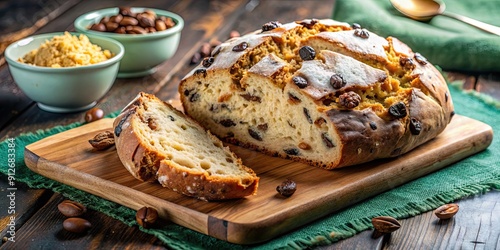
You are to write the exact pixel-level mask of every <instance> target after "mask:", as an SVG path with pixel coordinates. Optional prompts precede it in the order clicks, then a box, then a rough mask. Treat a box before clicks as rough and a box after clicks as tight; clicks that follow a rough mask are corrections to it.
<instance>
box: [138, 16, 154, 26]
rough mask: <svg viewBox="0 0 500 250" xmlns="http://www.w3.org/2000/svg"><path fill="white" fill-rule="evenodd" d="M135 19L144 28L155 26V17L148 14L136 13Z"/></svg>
mask: <svg viewBox="0 0 500 250" xmlns="http://www.w3.org/2000/svg"><path fill="white" fill-rule="evenodd" d="M137 20H138V21H139V25H141V26H142V27H144V28H146V27H153V26H155V17H154V16H151V15H149V14H137Z"/></svg>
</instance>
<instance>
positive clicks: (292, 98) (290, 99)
mask: <svg viewBox="0 0 500 250" xmlns="http://www.w3.org/2000/svg"><path fill="white" fill-rule="evenodd" d="M301 101H302V100H300V99H299V98H298V97H296V96H294V95H293V94H292V93H290V92H288V102H290V103H291V104H297V103H300V102H301Z"/></svg>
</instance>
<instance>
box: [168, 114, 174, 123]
mask: <svg viewBox="0 0 500 250" xmlns="http://www.w3.org/2000/svg"><path fill="white" fill-rule="evenodd" d="M167 117H168V119H170V120H171V121H173V122H175V118H174V117H173V116H171V115H167Z"/></svg>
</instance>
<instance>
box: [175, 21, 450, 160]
mask: <svg viewBox="0 0 500 250" xmlns="http://www.w3.org/2000/svg"><path fill="white" fill-rule="evenodd" d="M179 92H180V96H181V101H182V103H183V107H184V112H185V113H186V114H187V115H189V116H191V117H192V118H193V119H195V120H197V121H198V122H199V123H200V124H201V125H202V126H204V127H205V128H206V129H208V130H210V131H211V132H212V133H213V134H215V135H216V136H218V137H219V138H222V139H223V140H225V141H227V142H231V143H235V144H239V145H241V146H244V147H248V148H252V149H256V150H259V151H262V152H265V153H268V154H270V155H274V156H280V157H284V158H289V159H292V160H297V161H300V162H304V163H308V164H311V165H314V166H319V167H322V168H326V169H332V168H337V167H344V166H350V165H355V164H359V163H364V162H368V161H371V160H374V159H378V158H388V157H395V156H399V155H402V154H404V153H406V152H408V151H410V150H412V149H414V148H415V147H417V146H419V145H421V144H423V143H425V142H427V141H429V140H431V139H432V138H435V137H436V136H437V135H438V134H439V133H441V132H442V131H443V130H444V129H445V127H446V125H447V124H448V123H449V122H450V120H451V118H452V116H453V114H454V111H453V104H452V100H451V97H450V94H449V91H448V86H447V84H446V82H445V80H444V79H443V77H442V75H441V74H440V72H439V71H438V70H437V69H436V68H435V67H434V66H433V65H432V64H431V63H430V62H428V61H427V60H426V59H425V57H424V56H422V55H420V54H419V53H416V52H413V51H412V50H411V49H410V48H409V47H408V46H407V45H405V44H404V43H403V42H401V41H400V40H398V39H396V38H394V37H388V38H383V37H380V36H378V35H377V34H375V33H373V32H370V31H368V30H366V29H364V28H362V27H361V26H360V25H359V24H352V25H349V24H347V23H342V22H337V21H334V20H329V19H328V20H316V19H308V20H303V21H297V22H292V23H287V24H280V23H279V22H269V23H266V24H264V25H263V26H262V29H260V30H257V31H255V32H252V33H249V34H247V35H244V36H241V37H237V38H232V39H230V40H228V41H226V42H224V43H222V44H220V45H219V46H218V47H216V48H215V49H214V50H213V52H212V55H211V57H208V58H205V59H204V60H203V61H202V62H201V63H200V65H198V66H197V67H196V68H194V69H193V70H192V71H191V72H190V73H189V74H188V75H186V76H185V77H184V78H183V79H182V81H181V83H180V86H179Z"/></svg>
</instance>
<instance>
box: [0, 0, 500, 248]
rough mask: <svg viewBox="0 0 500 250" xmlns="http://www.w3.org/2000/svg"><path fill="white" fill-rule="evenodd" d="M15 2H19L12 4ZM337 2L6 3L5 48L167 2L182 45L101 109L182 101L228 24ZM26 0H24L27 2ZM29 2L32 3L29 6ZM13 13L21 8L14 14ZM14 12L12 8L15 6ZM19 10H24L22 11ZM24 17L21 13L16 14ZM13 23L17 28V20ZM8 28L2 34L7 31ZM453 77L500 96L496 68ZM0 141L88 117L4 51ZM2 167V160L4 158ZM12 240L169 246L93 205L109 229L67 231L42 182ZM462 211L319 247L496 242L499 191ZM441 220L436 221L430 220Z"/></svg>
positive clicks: (112, 94)
mask: <svg viewBox="0 0 500 250" xmlns="http://www.w3.org/2000/svg"><path fill="white" fill-rule="evenodd" d="M14 3H16V4H14ZM333 3H334V2H333V1H321V0H314V1H312V0H308V1H293V0H289V1H286V0H282V1H258V0H251V1H248V0H226V1H195V0H184V1H180V0H175V1H174V0H172V1H153V0H146V1H137V0H130V1H124V0H121V1H117V0H115V1H111V0H100V1H78V0H72V1H66V2H64V1H56V0H42V1H34V0H32V1H29V0H28V1H2V2H0V11H3V12H0V13H7V14H5V16H4V17H5V18H2V19H4V20H2V22H1V23H0V27H2V28H1V30H2V33H0V53H3V50H4V48H5V46H6V44H8V43H10V42H12V41H16V40H18V39H20V38H23V37H26V36H28V35H30V34H33V33H47V32H54V31H63V30H73V20H74V19H75V18H76V17H77V16H79V15H81V14H83V13H85V12H88V11H91V10H95V9H100V8H106V7H113V6H124V5H127V6H147V7H154V8H159V9H166V10H170V11H173V12H176V13H178V14H180V15H181V16H182V17H183V18H184V19H185V28H184V30H183V32H182V41H181V46H180V47H179V49H178V51H177V53H176V54H175V56H174V57H173V58H172V59H170V60H168V61H167V62H165V63H163V64H162V65H160V66H159V69H158V71H157V72H156V73H154V74H153V75H150V76H146V77H142V78H134V79H117V80H116V82H115V84H114V86H113V87H112V89H111V90H110V91H109V93H107V95H106V96H105V97H104V98H102V99H101V100H100V101H99V102H98V104H97V107H99V108H101V109H103V110H104V112H105V113H109V112H112V111H116V110H118V109H120V108H122V107H123V106H124V105H126V104H127V103H128V102H129V101H130V100H131V99H132V98H133V97H134V96H135V95H136V94H137V93H138V92H139V91H145V92H149V93H154V94H156V95H157V96H159V97H160V98H162V99H164V100H168V99H172V98H176V94H177V83H178V82H179V80H180V79H181V78H182V77H183V76H184V75H185V74H186V73H187V72H188V71H189V70H190V69H192V67H193V66H192V65H190V60H191V57H192V56H193V54H194V53H195V52H196V51H197V50H198V48H199V47H200V45H201V44H202V43H204V42H209V41H211V40H225V39H227V38H228V36H229V33H230V31H232V30H237V31H239V32H240V33H245V32H249V31H253V30H255V29H256V27H258V26H259V24H261V23H263V22H264V20H279V21H281V22H282V23H284V22H290V21H294V20H299V19H303V18H329V17H330V16H331V13H332V10H333V5H334V4H333ZM23 4H24V5H23ZM28 7H29V8H28ZM16 11H17V12H18V13H17V14H16ZM12 12H14V13H12ZM19 13H21V14H19ZM20 16H21V17H23V18H21V19H20V20H19V18H20ZM16 25H17V26H16ZM4 30H5V33H4ZM448 76H449V77H450V79H452V80H461V81H462V82H463V86H464V88H465V89H475V90H477V91H479V92H481V93H486V94H489V95H491V96H493V97H494V98H496V99H500V75H498V74H481V75H477V74H467V73H458V72H448ZM0 117H2V119H1V120H0V140H4V139H6V138H11V137H15V136H17V135H19V134H21V133H25V132H33V131H36V130H38V129H47V128H51V127H54V126H56V125H67V124H71V123H74V122H81V121H83V117H84V112H80V113H72V114H53V113H48V112H45V111H42V110H40V109H39V108H38V107H37V105H36V104H35V103H34V102H33V101H31V100H30V99H29V98H27V97H26V96H25V95H24V94H23V93H22V91H21V90H20V89H19V88H18V87H17V86H16V84H15V83H14V81H13V79H12V77H11V76H10V73H9V70H8V68H7V65H5V62H4V60H3V58H2V56H0ZM2 164H3V163H2ZM16 185H17V187H18V190H17V192H16V238H15V239H16V242H15V243H13V242H9V241H7V242H6V241H5V239H4V240H3V241H2V245H1V246H0V249H87V248H92V249H110V248H118V249H122V248H127V249H164V248H165V247H164V246H162V244H161V242H160V241H159V240H158V239H157V238H155V237H153V236H151V235H149V234H145V233H143V232H141V231H139V230H138V229H137V228H135V227H129V226H127V225H125V224H123V223H121V222H120V221H118V220H115V219H113V218H110V217H108V216H106V215H104V214H102V213H100V212H97V211H89V213H90V214H89V216H91V217H92V218H94V219H95V220H96V221H101V223H102V225H106V226H105V227H104V226H102V227H94V228H92V229H91V231H90V232H89V233H88V234H86V235H83V236H78V237H76V236H73V235H71V234H69V233H66V232H64V230H61V223H62V221H63V219H64V218H63V216H62V215H61V214H60V213H57V212H54V211H57V204H59V203H60V202H61V201H62V200H64V197H63V196H62V195H61V194H59V193H54V192H52V191H50V190H44V189H30V188H28V187H26V186H23V185H22V184H21V183H17V184H16ZM0 187H1V191H2V199H1V203H0V229H1V230H2V232H1V234H0V236H2V237H4V236H5V234H6V231H7V230H8V225H7V223H8V222H9V219H8V217H9V215H8V214H7V211H8V209H7V207H8V200H7V198H6V197H5V195H6V194H5V192H6V187H7V180H6V178H1V179H0ZM457 203H458V204H460V206H461V209H462V210H461V212H460V213H458V214H457V216H456V217H455V219H454V220H451V221H448V222H439V223H438V222H437V220H436V218H435V217H434V215H433V214H432V212H427V213H423V214H421V215H417V216H415V217H412V218H409V219H405V220H402V221H401V223H402V228H401V229H400V230H398V231H396V232H395V233H393V234H392V235H391V236H390V237H388V236H385V237H381V238H378V239H376V240H374V239H372V238H371V233H372V232H371V231H369V230H368V231H365V232H362V233H360V234H358V235H356V236H354V237H352V238H349V239H346V240H343V241H340V242H337V243H335V244H333V245H330V246H324V247H321V248H325V249H326V248H328V249H330V248H331V249H354V248H356V249H434V248H440V249H441V248H443V249H449V248H453V249H456V248H464V249H476V248H477V249H498V248H500V223H498V222H499V221H500V215H499V214H500V192H499V191H491V192H489V193H486V194H484V195H478V196H474V197H469V198H466V199H463V200H460V201H457ZM436 223H438V226H431V225H435V224H436Z"/></svg>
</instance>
